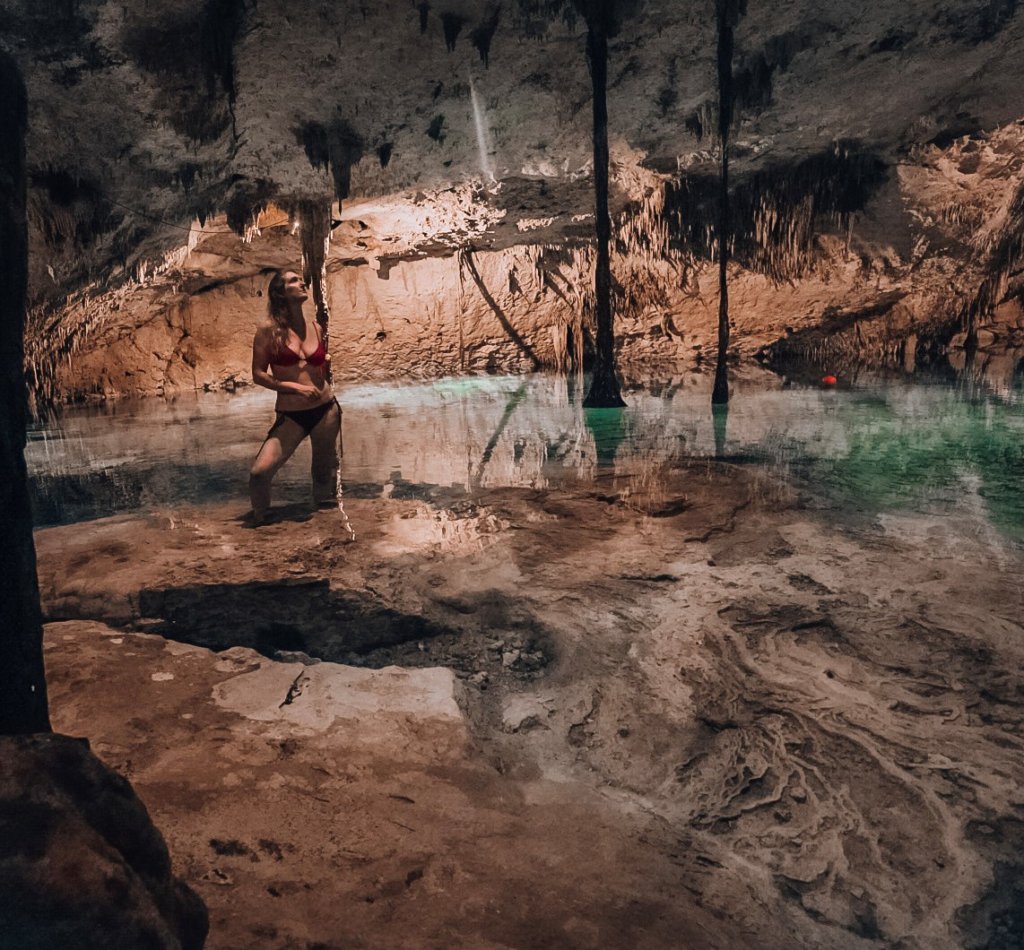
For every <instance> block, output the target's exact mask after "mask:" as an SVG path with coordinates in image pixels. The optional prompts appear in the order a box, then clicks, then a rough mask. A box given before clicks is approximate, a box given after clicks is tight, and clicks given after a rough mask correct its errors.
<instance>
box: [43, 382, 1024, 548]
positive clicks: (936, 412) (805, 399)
mask: <svg viewBox="0 0 1024 950" xmlns="http://www.w3.org/2000/svg"><path fill="white" fill-rule="evenodd" d="M844 383H845V386H842V387H839V388H827V389H826V388H822V387H820V386H816V385H805V384H797V383H794V382H793V381H792V379H786V378H782V377H779V376H775V375H773V374H769V373H767V372H764V373H762V374H760V375H758V376H756V377H755V378H751V377H748V378H743V377H742V376H738V377H737V379H736V381H735V386H734V393H733V399H732V401H731V403H730V406H729V411H728V415H726V414H725V413H719V414H714V415H713V414H711V413H709V412H708V409H707V406H708V393H709V387H710V379H709V378H708V377H707V376H703V375H699V374H692V373H683V374H680V375H678V376H676V377H671V378H663V379H660V380H651V381H647V382H645V383H643V384H637V383H634V384H633V385H632V386H631V387H630V389H629V391H628V393H627V399H628V402H629V405H628V406H627V407H626V408H625V409H618V410H583V409H582V407H581V397H582V394H583V393H585V392H586V386H585V385H580V384H579V383H578V382H577V381H575V380H574V378H573V377H572V376H569V377H564V376H563V377H558V376H545V375H533V376H529V377H471V378H459V379H446V380H439V381H436V382H432V383H418V384H389V385H373V386H370V385H361V386H349V387H347V388H343V389H342V390H341V391H340V394H339V395H340V398H341V401H342V404H343V406H344V409H345V415H344V440H345V451H346V455H345V460H344V469H343V477H344V484H345V487H346V490H347V493H348V495H349V496H350V497H352V496H356V497H358V496H360V495H363V496H365V495H380V494H385V495H392V496H393V497H400V496H402V495H403V494H406V495H408V494H409V493H410V492H412V493H413V494H419V495H421V496H423V497H442V496H443V497H446V498H452V497H457V496H458V495H459V494H460V493H466V492H472V491H475V490H478V489H481V488H494V487H502V486H514V487H536V488H543V487H549V486H556V487H564V488H569V489H571V488H573V487H574V486H585V485H587V484H590V483H592V482H593V481H594V480H595V479H597V478H600V479H602V480H603V481H602V484H603V485H605V486H607V485H608V484H609V483H608V479H609V478H611V479H612V484H613V485H614V490H616V491H619V492H620V493H630V492H640V491H643V492H646V493H647V494H648V495H652V494H654V493H656V492H657V491H658V488H659V485H660V484H662V483H664V482H666V481H667V480H668V478H669V475H670V474H671V472H672V470H673V467H675V466H678V464H679V463H680V461H683V460H686V459H692V458H718V459H723V460H726V461H731V462H734V463H737V464H744V465H748V466H749V465H752V466H757V467H759V468H761V469H765V470H768V471H769V472H770V473H771V474H772V475H774V476H777V477H781V478H783V479H786V480H789V481H790V482H792V483H794V484H795V485H796V486H797V487H798V488H800V489H801V490H803V491H805V492H810V493H812V494H814V495H815V496H817V497H821V498H823V499H826V500H827V502H828V503H829V504H833V505H839V506H843V507H848V508H856V509H858V510H861V511H868V512H881V511H888V510H893V509H909V510H914V511H922V512H923V511H928V512H939V513H945V512H950V511H953V510H960V509H961V508H963V507H964V505H966V504H967V500H969V499H975V500H978V499H980V509H981V510H982V511H983V513H984V517H987V518H988V519H990V520H991V523H992V524H994V525H996V526H997V527H998V528H999V529H1000V530H1001V531H1003V532H1004V533H1005V534H1006V535H1008V536H1010V537H1012V538H1014V539H1016V540H1024V502H1022V501H1021V498H1020V494H1021V493H1020V485H1021V483H1022V482H1021V479H1022V476H1024V398H1022V389H1021V380H1020V378H1019V377H1014V378H1013V380H1012V385H1009V386H1005V387H1003V388H1002V389H1001V390H1000V391H999V392H998V393H993V392H991V391H990V390H988V389H986V388H984V387H982V386H979V385H977V384H976V383H970V384H964V383H963V382H960V381H958V380H957V378H955V377H947V378H938V377H934V376H933V377H924V376H919V377H917V378H914V379H908V378H905V377H904V378H896V379H887V378H884V377H881V376H871V375H869V374H867V373H862V374H861V375H860V376H859V377H858V379H857V380H856V383H850V382H849V381H848V380H845V381H844ZM271 409H272V400H271V399H270V398H268V396H267V394H265V393H263V392H262V391H261V392H255V391H253V392H244V393H239V394H236V395H229V394H224V393H219V394H206V395H200V396H191V397H187V398H186V397H180V398H178V399H177V400H174V401H166V402H165V401H162V400H148V401H136V402H127V401H125V402H120V403H114V404H111V405H109V406H105V407H100V408H89V409H85V408H75V409H69V410H67V411H65V412H64V413H63V414H62V415H61V416H60V417H59V418H58V419H56V420H53V421H52V422H51V423H50V424H49V425H48V426H47V427H45V428H41V429H36V430H34V431H33V432H31V433H30V444H29V446H28V450H27V453H26V454H27V460H28V464H29V469H30V474H31V485H32V492H33V504H34V511H35V517H36V522H37V524H52V523H60V522H68V521H76V520H82V519H86V518H90V517H100V516H104V515H109V514H113V513H115V512H118V511H123V510H126V509H139V508H145V507H147V506H151V505H158V504H175V503H181V502H186V503H190V502H201V501H206V500H225V499H237V500H238V501H239V503H240V504H244V499H245V477H246V472H247V469H248V465H249V463H250V461H251V458H252V456H253V454H254V453H255V451H256V449H257V448H258V446H259V444H260V442H261V441H262V438H263V435H264V433H265V431H266V428H267V426H268V425H269V423H270V421H271V418H272V411H271ZM726 425H728V437H727V432H726ZM308 464H309V448H308V445H304V446H303V447H301V448H300V450H299V452H298V453H297V455H296V458H295V459H294V460H293V461H291V462H290V463H289V464H288V465H286V466H285V468H284V469H283V470H282V471H281V473H280V474H279V475H278V477H277V480H276V482H275V489H276V501H277V503H279V504H285V503H297V502H301V501H304V500H305V498H306V495H307V493H308Z"/></svg>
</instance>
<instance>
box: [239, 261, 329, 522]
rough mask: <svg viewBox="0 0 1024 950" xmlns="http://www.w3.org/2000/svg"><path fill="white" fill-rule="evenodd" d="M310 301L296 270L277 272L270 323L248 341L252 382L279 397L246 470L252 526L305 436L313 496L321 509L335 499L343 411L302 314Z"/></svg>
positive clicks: (314, 331) (319, 344)
mask: <svg viewBox="0 0 1024 950" xmlns="http://www.w3.org/2000/svg"><path fill="white" fill-rule="evenodd" d="M308 297H309V295H308V294H307V292H306V283H305V281H303V279H302V278H301V277H300V276H299V275H298V274H296V273H295V272H294V271H285V272H284V273H278V274H275V275H274V276H273V278H271V281H270V286H269V288H268V289H267V298H268V300H267V311H268V313H269V314H270V320H271V323H270V324H269V325H268V326H265V327H261V328H260V329H259V330H257V331H256V336H255V338H254V339H253V341H252V378H253V382H254V383H256V384H257V385H258V386H265V387H266V388H267V389H272V390H274V392H276V393H277V405H276V407H275V408H276V410H277V419H276V420H275V421H274V424H273V426H271V428H270V431H269V432H268V433H267V438H266V441H265V442H264V443H263V445H262V446H261V447H260V450H259V452H258V453H257V455H256V460H255V461H254V462H253V463H252V469H251V470H250V472H249V495H250V497H251V499H252V516H253V521H254V522H255V523H256V524H262V523H263V522H264V521H265V520H266V517H267V512H268V510H269V509H270V483H271V481H272V480H273V478H274V475H275V474H276V473H277V470H278V469H279V468H280V467H281V466H282V465H284V463H285V462H286V461H288V459H289V457H290V456H291V454H292V453H293V452H294V451H295V450H296V449H297V448H298V446H299V443H300V442H301V441H302V440H303V439H304V438H306V436H307V435H308V436H309V440H310V442H311V443H312V446H313V498H314V500H315V501H316V502H317V504H320V505H333V504H334V503H335V502H336V499H337V479H338V459H339V455H340V451H339V449H340V446H339V437H340V435H341V407H340V406H339V405H338V401H337V399H335V398H334V392H333V391H332V390H331V386H330V383H328V382H327V374H326V369H327V367H326V363H327V352H326V350H325V349H324V344H323V340H322V339H321V338H320V330H319V328H318V327H317V325H316V321H315V320H307V319H306V318H305V316H304V315H303V313H302V304H303V303H304V302H305V301H306V300H307V299H308ZM268 370H269V372H268Z"/></svg>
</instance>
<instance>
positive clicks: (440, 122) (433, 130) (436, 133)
mask: <svg viewBox="0 0 1024 950" xmlns="http://www.w3.org/2000/svg"><path fill="white" fill-rule="evenodd" d="M443 128H444V116H443V115H435V116H434V118H433V119H431V120H430V125H428V126H427V135H428V136H429V137H430V138H432V139H433V140H434V141H435V142H443V141H444V132H443V131H442V129H443Z"/></svg>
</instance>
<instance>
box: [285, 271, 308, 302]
mask: <svg viewBox="0 0 1024 950" xmlns="http://www.w3.org/2000/svg"><path fill="white" fill-rule="evenodd" d="M282 276H283V277H284V299H285V300H298V301H299V302H300V303H301V302H302V301H303V300H308V299H309V294H308V293H307V292H306V282H305V281H304V280H303V279H302V278H301V277H300V276H299V275H298V274H296V273H295V271H291V270H290V271H285V273H284V274H283V275H282Z"/></svg>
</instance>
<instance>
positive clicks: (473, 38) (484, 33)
mask: <svg viewBox="0 0 1024 950" xmlns="http://www.w3.org/2000/svg"><path fill="white" fill-rule="evenodd" d="M500 19H501V4H498V5H497V6H495V7H494V8H493V9H492V10H491V11H490V12H489V13H488V14H487V16H486V17H484V19H483V20H482V21H481V22H480V24H479V26H477V27H475V28H474V29H473V31H472V32H471V33H470V34H469V41H470V42H471V43H472V44H473V47H474V48H475V49H476V51H477V52H478V53H479V54H480V60H481V62H482V63H483V64H484V68H485V69H486V68H487V67H488V65H489V60H490V56H491V40H493V39H494V34H495V32H496V31H497V29H498V21H499V20H500Z"/></svg>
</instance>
